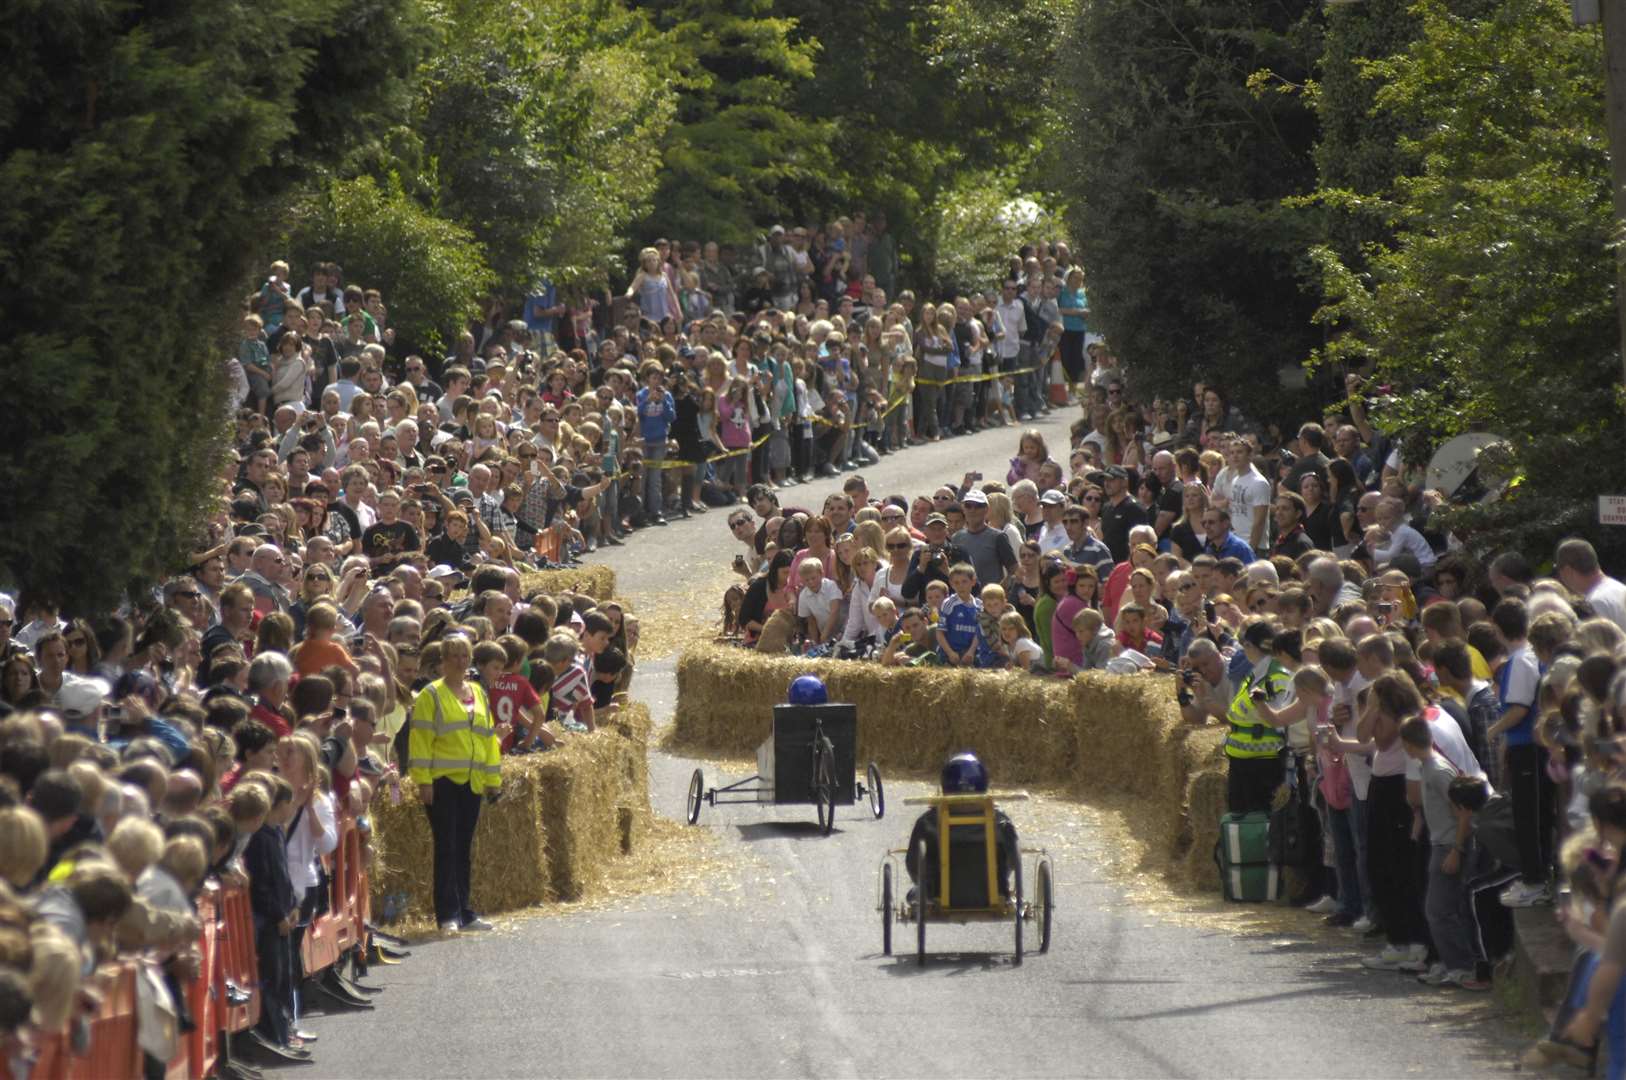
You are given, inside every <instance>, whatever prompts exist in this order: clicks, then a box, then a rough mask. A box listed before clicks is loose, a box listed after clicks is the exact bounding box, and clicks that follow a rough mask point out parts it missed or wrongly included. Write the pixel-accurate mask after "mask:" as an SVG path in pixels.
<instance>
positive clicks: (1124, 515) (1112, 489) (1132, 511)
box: [1101, 465, 1150, 562]
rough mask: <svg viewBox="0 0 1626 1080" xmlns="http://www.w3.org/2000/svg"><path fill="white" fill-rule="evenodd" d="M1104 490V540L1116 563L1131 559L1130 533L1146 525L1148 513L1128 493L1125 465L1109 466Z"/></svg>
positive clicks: (1102, 484)
mask: <svg viewBox="0 0 1626 1080" xmlns="http://www.w3.org/2000/svg"><path fill="white" fill-rule="evenodd" d="M1101 487H1102V490H1103V492H1104V493H1105V498H1103V499H1102V500H1101V540H1102V541H1103V542H1104V543H1105V544H1106V545H1107V548H1108V550H1110V551H1111V552H1112V558H1113V559H1114V561H1116V562H1123V561H1124V560H1126V559H1128V558H1129V530H1130V529H1133V528H1134V527H1135V526H1136V525H1147V524H1150V522H1149V521H1148V520H1147V514H1146V511H1145V510H1143V509H1142V508H1141V505H1140V503H1138V502H1136V501H1135V500H1134V499H1133V498H1131V497H1130V494H1129V472H1128V470H1126V469H1125V468H1124V467H1123V466H1122V465H1109V466H1107V468H1106V470H1105V472H1104V476H1103V479H1102V481H1101Z"/></svg>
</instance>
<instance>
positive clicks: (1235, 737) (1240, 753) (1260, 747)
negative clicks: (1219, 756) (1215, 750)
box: [1225, 660, 1288, 758]
mask: <svg viewBox="0 0 1626 1080" xmlns="http://www.w3.org/2000/svg"><path fill="white" fill-rule="evenodd" d="M1287 680H1288V674H1287V669H1286V668H1284V667H1282V665H1281V664H1279V663H1277V662H1276V661H1275V660H1272V661H1270V666H1269V667H1268V668H1266V669H1265V674H1264V677H1263V678H1260V677H1259V672H1258V669H1257V668H1255V669H1254V670H1253V671H1250V672H1248V677H1247V678H1246V679H1243V680H1242V687H1241V689H1239V690H1238V691H1237V692H1236V697H1234V698H1232V699H1231V708H1230V710H1229V711H1228V712H1227V713H1226V714H1225V722H1226V723H1227V724H1228V725H1229V730H1228V731H1226V733H1225V756H1226V757H1234V758H1269V757H1275V756H1276V755H1277V754H1279V753H1281V752H1282V747H1283V746H1285V745H1286V743H1285V742H1284V741H1283V732H1282V729H1280V728H1275V727H1271V726H1270V725H1269V724H1267V723H1266V722H1265V721H1264V719H1263V718H1262V717H1260V715H1259V713H1258V712H1257V711H1256V710H1255V709H1254V707H1253V698H1252V697H1250V696H1249V695H1251V694H1252V693H1253V688H1254V687H1256V686H1263V687H1264V688H1265V697H1266V698H1274V697H1276V695H1278V694H1280V693H1281V692H1282V690H1283V689H1285V688H1286V686H1287Z"/></svg>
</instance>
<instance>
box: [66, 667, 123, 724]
mask: <svg viewBox="0 0 1626 1080" xmlns="http://www.w3.org/2000/svg"><path fill="white" fill-rule="evenodd" d="M112 689H113V687H112V686H111V685H109V683H108V681H107V680H106V679H97V678H83V677H80V676H69V677H67V678H65V679H63V680H62V689H60V690H58V691H57V694H56V702H57V708H59V709H61V710H62V715H64V716H69V717H83V716H89V715H90V714H91V713H93V712H95V711H96V707H97V706H98V705H100V704H101V703H102V702H103V701H104V700H106V698H107V695H108V693H109V692H110V691H111V690H112Z"/></svg>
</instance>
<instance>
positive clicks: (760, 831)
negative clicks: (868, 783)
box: [734, 821, 841, 843]
mask: <svg viewBox="0 0 1626 1080" xmlns="http://www.w3.org/2000/svg"><path fill="white" fill-rule="evenodd" d="M734 828H736V829H738V830H739V833H740V839H741V840H744V841H746V842H747V843H756V842H757V841H758V840H808V839H818V838H819V837H822V836H823V835H824V830H823V829H821V828H820V827H819V823H818V822H816V821H753V822H749V823H747V824H744V825H736V826H734ZM835 832H837V833H839V832H841V826H840V825H837V826H836V829H835Z"/></svg>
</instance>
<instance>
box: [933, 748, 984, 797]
mask: <svg viewBox="0 0 1626 1080" xmlns="http://www.w3.org/2000/svg"><path fill="white" fill-rule="evenodd" d="M987 790H988V769H987V768H986V767H985V766H984V765H983V763H982V759H981V758H979V757H977V755H976V754H973V753H972V752H971V751H969V750H966V751H963V752H961V753H958V754H955V755H954V756H953V757H951V758H949V759H948V760H947V761H945V762H943V794H944V795H981V794H982V793H983V792H986V791H987Z"/></svg>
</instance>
